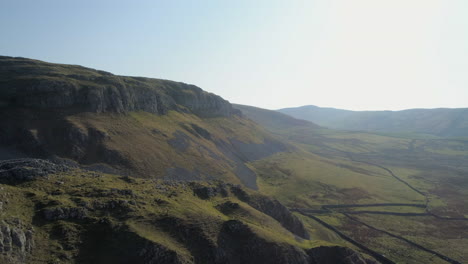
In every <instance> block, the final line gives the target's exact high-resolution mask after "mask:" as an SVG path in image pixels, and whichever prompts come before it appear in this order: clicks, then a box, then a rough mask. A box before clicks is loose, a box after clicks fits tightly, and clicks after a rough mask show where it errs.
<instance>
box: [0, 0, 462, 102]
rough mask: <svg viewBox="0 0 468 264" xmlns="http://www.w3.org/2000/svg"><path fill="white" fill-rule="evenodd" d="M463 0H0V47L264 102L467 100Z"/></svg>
mask: <svg viewBox="0 0 468 264" xmlns="http://www.w3.org/2000/svg"><path fill="white" fill-rule="evenodd" d="M466 14H468V1H466V0H391V1H389V0H308V1H302V0H287V1H286V0H281V1H280V0H236V1H233V0H202V1H200V0H164V1H163V0H147V1H146V0H145V1H138V0H133V1H122V0H113V1H110V0H109V1H104V0H93V1H90V0H80V1H72V0H41V1H37V0H30V1H25V0H0V36H1V37H0V55H5V56H20V57H27V58H34V59H39V60H44V61H49V62H56V63H66V64H79V65H83V66H86V67H91V68H96V69H101V70H105V71H109V72H112V73H114V74H119V75H131V76H145V77H154V78H161V79H169V80H175V81H181V82H185V83H190V84H195V85H197V86H199V87H201V88H202V89H204V90H206V91H209V92H212V93H215V94H218V95H220V96H222V97H223V98H225V99H227V100H229V101H230V102H232V103H239V104H247V105H252V106H257V107H262V108H267V109H279V108H285V107H294V106H301V105H317V106H322V107H335V108H342V109H349V110H401V109H408V108H438V107H450V108H455V107H468V16H467V15H466Z"/></svg>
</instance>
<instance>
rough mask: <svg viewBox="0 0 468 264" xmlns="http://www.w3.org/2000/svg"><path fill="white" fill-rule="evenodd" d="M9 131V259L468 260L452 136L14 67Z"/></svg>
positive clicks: (1, 203) (0, 193)
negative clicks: (366, 127) (327, 124)
mask: <svg viewBox="0 0 468 264" xmlns="http://www.w3.org/2000/svg"><path fill="white" fill-rule="evenodd" d="M0 120H1V126H0V263H2V264H3V263H33V264H38V263H148V264H151V263H163V264H164V263H200V264H205V263H216V264H223V263H232V264H241V263H252V264H253V263H278V264H282V263H291V264H296V263H298V264H320V263H343V264H366V263H464V262H467V261H468V251H467V250H466V249H467V248H468V222H467V221H468V204H467V202H466V201H468V141H467V140H464V139H463V138H461V137H457V138H453V137H450V136H451V134H450V133H448V134H444V135H439V134H437V133H423V132H421V133H418V132H420V131H416V130H415V131H410V132H411V133H398V134H391V133H390V132H401V131H378V132H375V131H370V132H360V131H341V130H333V129H328V128H324V127H322V126H319V125H317V124H315V123H312V122H309V121H305V120H300V119H296V118H294V117H291V116H289V115H286V114H284V113H280V112H277V111H270V110H265V109H259V108H255V107H251V106H243V105H232V104H231V103H229V102H228V101H226V100H224V99H223V98H221V97H219V96H217V95H214V94H211V93H207V92H205V91H203V90H202V89H200V88H198V87H196V86H194V85H189V84H185V83H180V82H174V81H168V80H159V79H151V78H143V77H129V76H117V75H113V74H111V73H108V72H104V71H99V70H94V69H89V68H85V67H81V66H75V65H63V64H53V63H47V62H42V61H37V60H31V59H25V58H13V57H0ZM460 127H461V126H460ZM460 131H461V130H460ZM384 132H385V133H384ZM387 132H388V133H387ZM405 132H406V131H405ZM428 134H431V135H428ZM460 135H463V133H461V132H457V133H456V136H460ZM442 136H443V137H442Z"/></svg>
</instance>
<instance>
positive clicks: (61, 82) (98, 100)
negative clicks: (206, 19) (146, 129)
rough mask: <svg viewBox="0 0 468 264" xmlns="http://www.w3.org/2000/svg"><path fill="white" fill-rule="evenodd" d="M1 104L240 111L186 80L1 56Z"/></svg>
mask: <svg viewBox="0 0 468 264" xmlns="http://www.w3.org/2000/svg"><path fill="white" fill-rule="evenodd" d="M0 107H3V108H4V107H16V108H34V109H48V110H51V109H53V110H55V111H88V112H95V113H102V112H116V113H123V112H129V111H139V110H141V111H146V112H149V113H154V114H165V113H167V112H168V111H170V110H180V111H190V112H193V113H196V114H199V115H204V116H231V115H233V114H238V113H239V111H236V110H234V109H233V108H232V106H231V104H229V102H227V101H226V100H224V99H222V98H221V97H219V96H217V95H214V94H211V93H207V92H205V91H203V90H202V89H200V88H198V87H196V86H194V85H188V84H184V83H178V82H173V81H166V80H157V79H150V78H141V77H124V76H117V75H113V74H111V73H108V72H104V71H98V70H94V69H89V68H84V67H81V66H74V65H62V64H52V63H45V62H41V61H36V60H30V59H24V58H12V57H0Z"/></svg>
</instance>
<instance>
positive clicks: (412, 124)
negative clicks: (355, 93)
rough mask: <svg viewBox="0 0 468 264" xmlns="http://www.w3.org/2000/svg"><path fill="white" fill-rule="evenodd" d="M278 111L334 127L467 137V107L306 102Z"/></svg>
mask: <svg viewBox="0 0 468 264" xmlns="http://www.w3.org/2000/svg"><path fill="white" fill-rule="evenodd" d="M278 111H279V112H281V113H284V114H288V115H290V116H293V117H295V118H299V119H304V120H308V121H311V122H314V123H316V124H318V125H320V126H325V127H328V128H333V129H344V130H358V131H370V132H383V133H420V134H429V135H435V136H441V137H468V108H454V109H450V108H437V109H409V110H402V111H349V110H342V109H335V108H322V107H317V106H313V105H307V106H301V107H293V108H284V109H280V110H278Z"/></svg>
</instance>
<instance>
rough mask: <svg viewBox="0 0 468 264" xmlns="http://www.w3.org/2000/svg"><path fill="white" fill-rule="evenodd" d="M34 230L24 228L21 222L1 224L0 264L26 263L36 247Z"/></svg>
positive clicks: (3, 222)
mask: <svg viewBox="0 0 468 264" xmlns="http://www.w3.org/2000/svg"><path fill="white" fill-rule="evenodd" d="M33 234H34V232H33V230H32V229H31V228H26V227H25V226H23V224H22V223H21V221H19V220H15V221H13V222H12V223H7V222H5V221H1V222H0V254H1V255H0V262H1V263H4V262H2V261H7V262H5V263H26V258H27V257H28V255H29V254H30V253H31V252H32V250H33V247H34V240H33Z"/></svg>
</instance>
